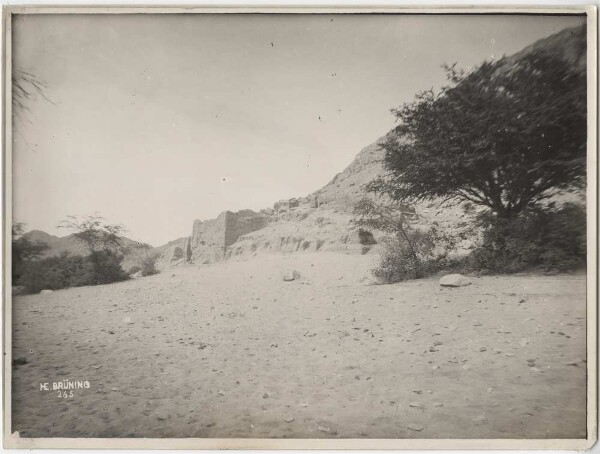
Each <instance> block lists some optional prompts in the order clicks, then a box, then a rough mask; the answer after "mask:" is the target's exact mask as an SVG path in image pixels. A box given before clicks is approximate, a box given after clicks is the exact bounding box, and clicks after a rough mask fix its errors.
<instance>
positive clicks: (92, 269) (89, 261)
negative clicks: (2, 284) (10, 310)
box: [18, 251, 127, 293]
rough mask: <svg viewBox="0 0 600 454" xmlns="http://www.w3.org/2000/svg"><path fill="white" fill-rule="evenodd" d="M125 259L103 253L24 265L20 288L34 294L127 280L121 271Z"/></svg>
mask: <svg viewBox="0 0 600 454" xmlns="http://www.w3.org/2000/svg"><path fill="white" fill-rule="evenodd" d="M121 260H122V256H120V255H118V254H115V253H112V252H110V251H103V252H99V253H96V254H94V256H87V257H82V256H80V255H74V256H69V255H67V254H63V255H60V256H57V257H48V258H45V259H41V260H37V261H30V262H27V263H25V264H24V265H23V267H22V270H21V273H20V277H19V282H18V283H19V285H22V286H24V287H25V288H26V289H27V291H28V292H30V293H38V292H40V291H41V290H44V289H49V290H58V289H61V288H68V287H81V286H83V285H97V284H109V283H111V282H117V281H122V280H125V279H127V275H126V274H125V272H124V271H123V269H122V268H121V265H120V263H121Z"/></svg>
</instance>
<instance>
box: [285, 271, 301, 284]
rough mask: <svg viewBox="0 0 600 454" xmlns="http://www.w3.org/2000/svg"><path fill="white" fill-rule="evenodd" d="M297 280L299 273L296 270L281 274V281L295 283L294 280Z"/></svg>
mask: <svg viewBox="0 0 600 454" xmlns="http://www.w3.org/2000/svg"><path fill="white" fill-rule="evenodd" d="M299 278H300V273H299V272H298V271H296V270H293V271H286V272H285V273H283V280H284V281H285V282H291V281H295V280H296V279H299Z"/></svg>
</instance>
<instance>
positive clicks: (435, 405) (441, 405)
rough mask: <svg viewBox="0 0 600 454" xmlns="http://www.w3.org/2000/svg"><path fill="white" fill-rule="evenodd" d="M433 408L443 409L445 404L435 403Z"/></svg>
mask: <svg viewBox="0 0 600 454" xmlns="http://www.w3.org/2000/svg"><path fill="white" fill-rule="evenodd" d="M433 406H434V407H443V406H444V404H443V403H441V402H434V403H433Z"/></svg>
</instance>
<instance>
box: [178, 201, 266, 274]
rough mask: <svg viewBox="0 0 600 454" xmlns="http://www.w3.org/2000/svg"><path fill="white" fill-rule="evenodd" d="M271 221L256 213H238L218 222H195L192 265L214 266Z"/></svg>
mask: <svg viewBox="0 0 600 454" xmlns="http://www.w3.org/2000/svg"><path fill="white" fill-rule="evenodd" d="M268 221H269V218H268V216H266V215H265V214H262V213H256V212H254V211H252V210H242V211H238V212H237V213H233V212H231V211H225V212H223V213H221V214H220V215H219V216H218V217H217V218H216V219H211V220H208V221H204V222H203V221H200V220H196V221H194V225H193V227H192V236H191V237H190V242H189V250H190V254H189V258H188V260H187V261H188V262H191V263H204V264H206V263H214V262H220V261H221V260H223V259H224V258H225V251H226V250H227V247H228V246H230V245H231V244H233V243H235V242H236V241H237V239H238V238H239V237H240V236H242V235H245V234H246V233H250V232H253V231H255V230H259V229H262V228H263V227H265V226H266V225H267V223H268Z"/></svg>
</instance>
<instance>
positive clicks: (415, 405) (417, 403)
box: [408, 402, 423, 408]
mask: <svg viewBox="0 0 600 454" xmlns="http://www.w3.org/2000/svg"><path fill="white" fill-rule="evenodd" d="M408 406H409V407H413V408H423V405H421V404H420V403H419V402H409V404H408Z"/></svg>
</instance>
